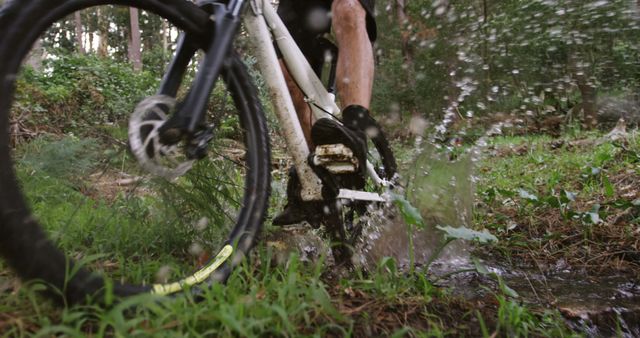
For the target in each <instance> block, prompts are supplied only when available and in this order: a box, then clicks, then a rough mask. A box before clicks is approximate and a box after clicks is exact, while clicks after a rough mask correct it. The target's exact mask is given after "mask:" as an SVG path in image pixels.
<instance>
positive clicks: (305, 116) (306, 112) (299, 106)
mask: <svg viewBox="0 0 640 338" xmlns="http://www.w3.org/2000/svg"><path fill="white" fill-rule="evenodd" d="M280 67H281V68H282V73H283V74H284V79H285V81H286V82H287V88H288V89H289V93H291V99H292V100H293V107H294V108H295V109H296V113H297V114H298V120H299V121H300V126H301V127H302V132H303V133H304V138H305V140H306V141H307V144H308V145H309V149H313V144H312V142H311V125H312V124H313V114H312V113H311V107H309V104H308V103H307V102H305V101H304V93H303V92H302V89H300V87H298V84H297V83H296V82H295V80H294V79H293V77H292V76H291V74H290V73H289V70H288V69H287V66H286V65H285V64H284V61H282V60H280Z"/></svg>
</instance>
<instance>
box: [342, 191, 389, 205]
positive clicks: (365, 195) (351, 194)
mask: <svg viewBox="0 0 640 338" xmlns="http://www.w3.org/2000/svg"><path fill="white" fill-rule="evenodd" d="M337 198H339V199H347V200H358V201H370V202H385V201H386V200H385V199H384V198H382V196H380V194H377V193H375V192H368V191H360V190H350V189H340V192H339V193H338V197H337Z"/></svg>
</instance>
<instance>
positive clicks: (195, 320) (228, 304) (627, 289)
mask: <svg viewBox="0 0 640 338" xmlns="http://www.w3.org/2000/svg"><path fill="white" fill-rule="evenodd" d="M83 147H86V145H84V146H83ZM396 148H397V152H398V154H400V156H399V157H400V158H401V162H402V167H403V168H405V169H404V170H406V171H407V172H409V171H411V170H415V163H416V162H415V159H414V156H415V152H414V150H413V149H411V148H412V147H411V146H408V145H406V144H405V145H402V144H397V145H396ZM478 153H479V154H480V156H479V160H478V161H477V162H473V168H471V169H467V170H469V172H470V173H472V175H469V176H467V177H468V179H469V180H471V181H473V184H471V185H470V186H472V187H471V188H470V189H471V190H464V189H463V191H467V192H468V191H471V195H470V196H463V197H465V198H466V200H468V201H470V203H471V208H472V209H473V215H472V219H471V220H469V224H468V226H470V227H473V228H474V229H476V230H481V229H486V230H488V231H489V232H491V233H492V234H493V235H495V236H496V237H497V238H498V241H497V242H494V243H492V244H484V245H479V244H475V243H471V244H469V247H470V248H471V249H470V252H471V253H470V254H469V258H468V264H469V266H466V267H464V268H461V271H448V272H447V273H446V276H442V275H440V276H438V275H437V274H434V273H431V272H427V271H425V270H426V269H428V266H420V265H418V266H417V267H416V268H415V269H407V267H406V266H404V265H403V264H399V263H398V262H396V261H394V260H392V259H382V260H380V261H379V262H377V264H375V265H374V266H369V268H368V269H367V271H365V270H364V269H355V270H351V271H346V270H345V271H340V269H338V268H336V267H335V266H332V265H331V262H330V260H331V259H330V258H328V257H327V256H325V255H319V258H318V259H317V260H315V261H312V262H309V261H307V260H305V259H303V258H304V253H301V252H299V253H295V252H293V253H291V254H289V255H288V256H287V257H285V258H284V259H274V250H273V241H269V240H267V241H262V242H261V243H259V244H258V247H257V248H256V250H255V252H256V254H255V255H254V259H252V260H250V262H249V261H247V262H245V264H243V265H242V267H241V268H239V269H237V270H236V271H235V272H234V273H233V274H232V276H231V278H230V279H229V281H228V283H227V285H226V286H223V285H214V286H213V287H212V288H211V289H209V290H206V291H205V292H204V293H203V295H202V299H201V300H200V301H198V302H196V301H195V300H194V299H193V298H192V297H191V296H188V295H185V296H179V297H176V298H161V297H154V296H150V295H141V296H136V297H132V298H128V299H126V300H124V301H122V302H120V303H114V304H112V305H111V306H98V305H93V304H89V305H84V306H70V307H59V306H56V305H54V304H53V303H51V302H49V301H46V300H45V299H44V298H43V297H42V296H41V295H39V294H38V290H41V289H42V285H39V284H37V283H30V284H22V283H20V281H19V280H18V279H17V278H16V277H15V275H14V274H13V273H12V272H11V271H10V270H9V269H8V268H7V267H6V266H5V265H3V263H2V262H0V335H2V336H8V337H20V336H31V335H37V336H59V335H62V336H78V337H84V336H104V335H107V336H127V337H128V336H171V337H174V336H356V337H364V336H396V337H399V336H405V335H406V336H484V337H497V336H510V337H511V336H554V337H563V336H574V335H582V334H585V333H586V334H589V333H590V332H591V334H594V333H595V334H611V335H624V334H627V335H633V333H634V332H635V331H633V330H634V328H632V327H628V323H629V322H630V320H629V316H634V315H636V316H637V313H623V312H620V311H618V312H615V313H609V315H611V316H613V317H612V318H613V319H611V318H610V317H611V316H609V317H607V318H605V319H602V318H588V316H589V315H591V314H590V313H587V317H585V312H584V311H583V312H580V309H579V308H578V309H577V307H576V306H573V307H572V306H569V305H566V303H563V301H562V300H561V299H560V298H562V294H563V293H570V291H568V290H569V289H570V288H571V286H576V285H577V284H579V282H581V281H592V282H593V285H591V286H592V287H593V289H594V290H595V289H597V288H598V287H599V284H598V283H600V281H601V280H602V279H601V278H603V276H615V277H616V278H617V279H616V281H614V282H612V283H613V286H612V290H613V291H612V292H613V293H614V294H615V295H614V296H613V297H614V298H613V303H611V299H609V302H610V303H607V304H608V305H607V307H606V309H605V312H606V311H609V312H611V311H610V310H611V309H612V308H616V304H623V303H624V301H625V300H634V299H636V298H635V297H638V295H639V294H640V286H639V285H640V284H638V281H639V278H640V256H639V254H638V252H640V250H638V249H639V248H638V245H639V244H638V243H639V241H640V192H639V190H640V139H639V138H638V135H637V134H633V133H629V134H626V135H624V137H621V138H618V139H615V140H614V139H612V138H611V137H608V136H607V135H605V134H603V133H597V132H593V133H584V132H579V131H572V130H568V131H566V132H565V133H564V134H563V135H562V136H560V137H557V138H552V137H549V136H545V135H540V136H512V137H506V136H500V137H494V138H490V139H488V144H486V145H483V147H482V148H479V149H478ZM276 157H277V156H276ZM450 162H451V165H452V166H453V167H455V166H460V165H465V166H466V164H465V163H467V162H460V161H458V160H457V159H451V161H450ZM34 163H35V162H34ZM38 163H40V162H38ZM453 167H452V168H453ZM421 169H422V168H421ZM445 169H447V167H446V166H445ZM406 176H407V177H411V174H410V173H407V174H406ZM105 177H106V176H105ZM22 178H23V179H24V180H25V181H26V182H24V183H23V184H25V185H30V184H31V185H33V186H37V189H38V192H40V191H42V194H45V192H46V194H50V193H54V194H56V195H64V196H72V194H73V193H72V192H70V191H67V189H69V187H73V186H77V184H76V183H74V184H60V182H59V181H55V182H49V181H48V180H49V178H48V177H38V178H34V175H33V174H32V173H31V174H29V173H27V174H24V175H23V176H22ZM113 179H114V180H123V179H124V180H126V179H128V178H127V177H124V178H123V177H120V176H117V177H116V176H114V178H113ZM103 180H104V179H103ZM98 183H100V182H98ZM413 184H415V182H414V183H413ZM98 185H99V184H98ZM75 190H77V189H75ZM106 190H107V191H106V192H108V193H105V194H101V193H100V191H94V190H91V189H89V190H88V192H87V191H83V195H84V196H89V197H90V198H92V199H99V198H100V197H99V196H101V195H105V196H107V197H108V201H105V202H104V203H96V204H95V205H93V206H92V208H88V209H87V210H85V209H83V210H80V211H79V212H78V211H75V212H76V213H78V214H79V216H75V217H79V218H82V217H87V219H91V218H90V216H89V214H90V213H92V212H97V211H96V210H98V211H100V208H102V207H103V206H104V205H112V204H113V203H117V199H118V198H119V197H118V196H119V195H117V194H115V193H111V191H110V190H108V189H106ZM474 191H475V193H474ZM142 195H144V193H143V194H142ZM416 196H417V195H416ZM416 196H414V198H416ZM142 197H144V196H142ZM283 198H284V196H283V195H282V189H280V192H278V191H276V192H275V193H274V202H273V206H272V210H271V211H270V214H271V215H272V214H273V213H274V212H275V209H279V208H280V207H281V206H282V199H283ZM409 199H411V198H409ZM463 199H464V198H463ZM43 203H45V204H44V205H47V204H46V203H55V205H53V204H52V205H51V209H55V210H56V212H64V210H65V209H66V208H65V203H66V204H69V205H72V204H73V203H77V202H74V200H73V198H67V199H57V200H55V201H53V202H48V201H45V202H43ZM415 204H416V206H418V208H419V209H420V210H421V211H422V214H423V217H424V219H425V221H427V222H431V221H432V220H433V218H432V217H430V214H429V213H430V210H431V209H432V208H436V206H431V208H430V207H429V206H426V207H423V205H422V203H421V202H420V201H416V202H415ZM40 206H42V205H40ZM148 207H149V205H143V206H141V208H143V209H135V208H136V207H135V206H130V205H129V206H127V208H128V210H130V211H131V210H133V211H139V210H146V209H144V208H148ZM134 209H135V210H134ZM43 212H45V213H46V215H48V213H47V212H49V213H52V212H53V211H50V210H48V211H43ZM83 213H87V216H83ZM46 215H45V216H46ZM122 222H124V220H122ZM78 231H80V232H82V231H86V229H78ZM145 231H148V232H144V231H143V232H141V234H143V235H140V236H141V237H140V238H129V237H127V238H126V240H129V241H130V242H131V243H125V242H122V243H118V244H117V245H116V244H114V243H113V241H114V239H113V238H114V237H113V236H114V233H112V232H108V231H104V232H92V234H93V236H98V235H100V234H102V235H103V236H104V238H93V239H92V241H93V242H92V243H93V245H98V244H97V243H100V245H101V247H104V248H106V249H105V250H115V251H116V254H115V256H116V257H120V258H117V259H114V260H113V261H110V262H109V264H107V265H104V264H103V265H102V266H101V267H102V270H108V271H109V273H110V274H113V275H115V276H120V278H123V279H125V278H127V279H133V280H135V279H136V278H139V277H136V276H138V275H139V274H141V273H142V272H141V271H140V270H136V271H132V266H134V267H135V266H136V265H135V264H133V263H128V262H127V260H126V259H122V258H121V257H122V256H124V257H128V256H127V255H128V252H129V251H128V250H133V249H132V248H134V249H135V248H140V247H143V248H144V250H141V251H143V252H139V253H136V257H135V260H136V261H137V260H146V262H147V263H145V264H146V265H147V266H148V269H150V270H149V271H154V269H157V267H158V266H161V265H162V264H164V263H161V259H171V260H174V261H177V263H176V264H180V265H182V269H184V270H186V271H188V270H189V269H192V268H193V267H194V265H196V264H197V263H196V262H195V261H194V259H193V258H189V257H187V258H184V255H180V254H176V253H175V252H173V251H171V250H168V251H167V252H164V253H160V254H158V253H152V252H151V250H150V249H149V250H147V247H146V246H145V245H146V244H145V243H147V242H152V241H154V240H157V239H158V238H163V237H162V236H164V235H161V234H160V233H155V232H153V231H155V230H154V229H147V230H145ZM280 231H281V230H280V229H279V228H277V227H273V226H271V225H270V224H266V234H267V235H266V236H267V237H269V236H274V235H273V234H277V233H279V232H280ZM145 236H146V237H145ZM154 236H155V237H154ZM166 236H167V238H171V236H173V237H176V235H174V234H171V233H170V234H167V235H166ZM275 236H276V237H277V236H278V235H275ZM72 238H76V237H73V236H72ZM78 238H81V237H78ZM172 240H174V239H172ZM67 245H72V248H73V249H72V250H73V252H76V251H81V250H82V249H85V248H84V247H83V245H92V244H85V243H83V241H77V242H76V243H71V244H67ZM171 245H185V244H184V243H177V244H176V243H174V242H172V241H169V242H167V243H164V244H163V245H158V246H157V247H154V248H155V249H156V250H162V249H163V248H166V247H170V246H171ZM186 245H187V246H188V245H189V243H186ZM117 250H123V251H122V252H121V253H120V254H118V253H117ZM167 256H170V258H167ZM156 261H157V262H158V263H156ZM438 264H440V265H441V266H442V265H447V261H446V259H444V258H443V260H441V261H440V262H438ZM145 268H146V267H145ZM567 276H571V277H567ZM563 278H564V279H565V284H564V286H563V287H558V288H555V287H554V286H553V284H554V281H556V280H559V279H563ZM572 278H573V279H572ZM566 280H568V282H567V281H566ZM567 284H568V285H567ZM587 289H589V287H587ZM593 293H594V292H592V293H591V294H593ZM579 297H583V296H579ZM584 297H588V296H584ZM615 297H618V298H615ZM622 298H624V299H622ZM638 299H640V298H638ZM563 304H564V305H563ZM618 308H622V306H618ZM587 312H588V311H587ZM598 321H599V322H602V323H605V325H606V326H607V327H606V328H604V329H605V331H593V330H602V329H603V328H598V327H597V324H598V323H595V324H594V322H598ZM606 330H609V331H606Z"/></svg>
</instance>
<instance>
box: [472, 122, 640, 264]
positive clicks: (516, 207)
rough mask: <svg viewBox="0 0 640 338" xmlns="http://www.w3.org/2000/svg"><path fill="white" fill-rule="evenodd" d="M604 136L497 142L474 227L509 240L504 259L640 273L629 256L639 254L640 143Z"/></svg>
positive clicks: (485, 165) (486, 166)
mask: <svg viewBox="0 0 640 338" xmlns="http://www.w3.org/2000/svg"><path fill="white" fill-rule="evenodd" d="M602 136H603V135H600V134H597V133H587V134H577V135H570V136H564V137H563V138H561V139H559V140H553V139H550V138H548V137H545V136H529V137H506V138H497V139H493V140H492V146H491V147H490V150H488V152H489V153H490V154H493V155H490V156H489V157H488V158H486V159H485V160H483V161H482V162H481V163H480V167H479V169H480V171H481V175H480V176H481V180H480V182H479V184H478V193H479V196H478V197H479V200H480V202H481V203H480V204H479V208H478V209H477V210H476V217H475V223H476V224H479V225H480V226H483V227H486V228H488V229H490V230H492V231H493V232H494V233H496V234H497V235H498V236H499V237H500V238H501V239H502V241H501V248H499V250H500V251H501V252H502V253H503V254H504V255H505V257H507V258H518V259H519V260H522V261H523V262H525V263H527V264H532V265H534V264H539V263H540V262H545V263H551V264H553V263H554V262H555V261H557V260H558V259H561V258H562V259H565V260H566V261H568V262H569V264H570V265H572V266H574V267H576V268H578V267H580V268H586V269H588V270H592V271H595V270H598V271H602V269H603V268H605V267H607V266H611V265H612V264H611V263H616V266H618V267H620V266H623V265H624V266H626V267H628V268H630V269H632V270H634V271H637V269H638V267H640V262H639V261H638V260H637V258H634V257H635V256H633V255H629V254H626V255H625V254H624V252H628V253H632V252H634V250H635V249H633V246H634V244H633V243H634V242H635V237H634V235H633V231H634V230H633V229H635V228H637V226H638V225H639V224H640V217H639V216H640V203H639V202H640V201H639V200H638V197H640V195H639V194H638V190H637V188H636V187H637V186H638V182H639V181H640V164H639V163H640V157H639V156H638V154H640V139H639V138H638V137H637V135H635V136H634V135H633V134H630V136H629V137H628V138H627V140H626V141H624V142H622V141H618V142H611V141H607V140H604V139H603V138H602ZM621 217H622V218H621ZM614 252H620V253H623V254H613V253H614ZM534 261H538V263H534Z"/></svg>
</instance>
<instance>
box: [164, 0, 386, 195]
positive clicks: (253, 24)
mask: <svg viewBox="0 0 640 338" xmlns="http://www.w3.org/2000/svg"><path fill="white" fill-rule="evenodd" d="M199 5H200V6H201V7H203V8H205V9H206V10H207V11H208V12H209V13H210V14H211V16H210V19H211V24H212V32H213V33H212V34H211V36H210V37H209V38H208V43H204V47H203V46H202V44H203V42H202V41H201V42H200V43H197V42H196V41H195V40H194V39H193V38H192V37H190V36H184V37H182V38H181V39H180V41H179V43H178V49H177V53H176V56H175V57H174V60H173V61H172V63H171V65H170V66H169V70H168V71H167V73H166V75H165V78H164V79H163V82H162V85H161V87H160V91H159V94H161V95H169V96H172V97H175V95H176V93H177V90H178V87H179V84H180V77H181V75H182V74H183V73H184V69H186V67H187V65H188V63H189V61H190V59H191V56H192V55H193V54H194V53H195V51H196V50H197V49H198V48H199V47H200V48H204V49H205V50H206V51H207V53H206V56H205V57H204V59H203V60H202V62H201V64H200V68H199V70H198V73H197V75H196V78H195V81H194V85H193V87H192V88H191V90H190V92H189V94H188V96H187V98H186V100H185V103H184V105H183V107H182V108H181V109H180V110H179V111H178V112H176V114H174V115H173V116H172V117H171V118H170V119H169V120H168V121H167V122H166V123H165V125H163V126H162V127H161V128H160V134H161V137H162V136H163V134H164V138H165V139H169V140H170V139H172V138H175V136H176V135H180V136H183V135H184V133H185V132H186V133H187V134H188V137H189V138H190V139H192V140H195V141H192V143H194V144H196V147H197V144H199V143H201V142H198V141H197V138H198V127H199V126H200V125H202V122H203V119H204V115H205V114H204V112H205V109H206V103H207V98H208V96H209V93H210V92H211V89H212V88H213V84H214V82H215V80H216V78H217V77H218V75H219V74H220V70H221V67H222V65H223V62H224V59H225V57H226V56H227V55H228V53H229V51H230V49H231V45H232V42H233V38H234V36H235V35H236V34H237V32H238V29H239V26H240V22H241V20H242V21H243V22H244V25H245V29H246V31H247V34H248V36H249V40H250V45H251V49H252V53H253V55H254V56H255V57H256V59H257V64H258V68H259V71H260V73H261V75H262V77H263V78H264V81H265V83H266V85H267V88H268V91H269V94H270V97H271V101H272V104H273V106H274V107H275V111H276V115H277V119H278V123H279V126H280V129H281V130H282V131H283V134H284V138H285V143H286V145H287V150H288V152H289V154H290V155H291V157H292V158H293V162H294V164H295V166H296V169H297V171H298V175H299V177H300V183H301V186H302V192H301V197H302V199H303V200H306V201H312V200H322V199H323V197H322V182H321V180H320V179H319V178H318V176H317V175H316V174H315V172H314V171H313V170H312V169H311V167H310V166H309V164H308V162H307V161H308V158H309V154H310V150H309V145H308V144H307V142H306V140H305V138H304V134H303V131H302V126H301V124H300V121H299V120H298V116H297V114H296V111H295V108H294V104H293V100H292V98H291V94H290V93H289V90H288V88H287V85H286V82H285V78H284V74H283V72H282V69H281V67H280V66H279V60H278V56H277V54H276V50H275V47H274V41H275V43H276V44H277V46H278V49H279V50H280V52H281V54H282V59H283V60H284V63H285V64H286V66H287V69H288V70H289V72H290V74H291V76H292V77H293V79H294V80H295V82H296V83H297V84H298V86H299V87H300V89H301V90H302V92H303V93H304V95H305V101H306V102H308V103H309V105H310V107H311V110H312V112H313V114H314V116H315V118H316V119H320V118H334V116H338V115H340V108H338V106H337V105H336V103H335V95H334V94H332V93H330V92H329V91H328V90H327V89H326V88H325V86H324V84H323V83H322V81H321V80H320V79H319V78H318V76H317V75H316V74H315V72H314V71H313V69H312V68H311V65H310V64H309V62H308V61H307V60H306V58H305V57H304V55H303V54H302V52H301V51H300V48H299V47H298V46H297V44H296V43H295V42H294V40H293V38H292V37H291V34H290V33H289V31H288V30H287V29H286V27H285V25H284V23H283V22H282V20H281V19H280V17H279V16H278V14H277V13H276V10H275V9H274V8H273V6H272V5H271V3H270V1H268V0H230V1H229V2H228V3H226V4H223V3H220V2H217V1H201V2H200V3H199ZM247 6H249V8H246V7H247ZM196 152H197V151H196ZM367 173H368V175H369V176H370V177H371V179H372V180H373V182H375V184H377V185H380V186H385V185H387V184H388V182H387V181H386V180H384V179H381V178H380V176H379V175H378V174H377V173H376V171H375V169H374V167H373V165H372V164H371V163H370V162H367ZM337 198H346V199H355V200H368V201H383V199H382V198H381V196H380V195H378V194H376V193H369V192H364V191H354V190H348V189H340V191H339V194H338V196H337Z"/></svg>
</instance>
